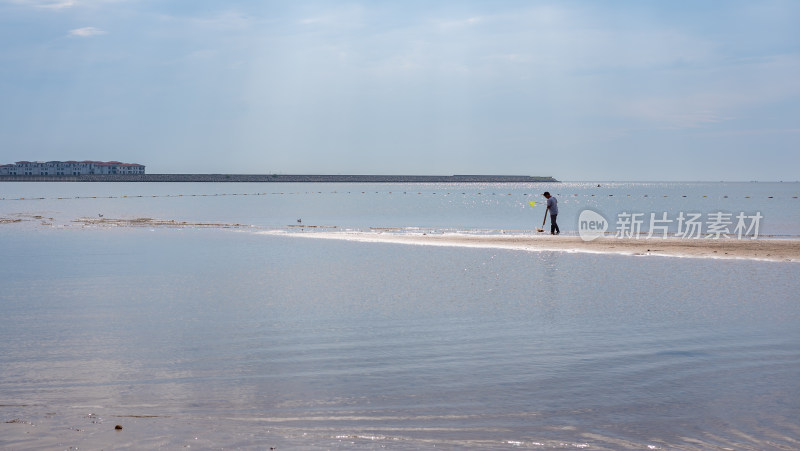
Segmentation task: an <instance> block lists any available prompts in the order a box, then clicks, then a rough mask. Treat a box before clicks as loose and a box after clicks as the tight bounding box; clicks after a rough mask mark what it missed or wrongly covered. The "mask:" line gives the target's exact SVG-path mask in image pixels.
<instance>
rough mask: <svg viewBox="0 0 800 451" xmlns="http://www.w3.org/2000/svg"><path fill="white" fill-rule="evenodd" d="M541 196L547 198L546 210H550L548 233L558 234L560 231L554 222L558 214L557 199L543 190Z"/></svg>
mask: <svg viewBox="0 0 800 451" xmlns="http://www.w3.org/2000/svg"><path fill="white" fill-rule="evenodd" d="M543 196H544V198H545V199H547V210H549V211H550V235H558V234H559V233H561V230H559V228H558V223H557V222H556V217H557V216H558V199H556V198H555V197H553V196H551V195H550V192H549V191H545V192H544V194H543Z"/></svg>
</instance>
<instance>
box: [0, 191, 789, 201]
mask: <svg viewBox="0 0 800 451" xmlns="http://www.w3.org/2000/svg"><path fill="white" fill-rule="evenodd" d="M316 194H362V195H366V194H372V192H371V191H370V192H367V191H355V192H354V191H330V192H322V191H305V192H301V191H297V192H271V193H213V194H152V195H143V194H141V195H122V196H58V197H0V200H7V201H35V200H75V199H142V198H182V197H225V196H297V195H316ZM374 194H390V195H394V194H401V192H399V191H397V192H395V191H375V192H374ZM402 194H403V195H410V194H415V195H431V196H454V195H459V194H460V195H462V196H469V195H474V196H513V195H514V193H497V192H492V193H484V192H480V191H479V192H477V193H467V192H463V191H462V192H441V191H435V192H423V191H411V192H409V191H402ZM521 195H522V196H539V194H530V193H522V194H521ZM554 195H555V196H561V197H567V198H575V197H587V198H588V197H639V198H659V197H661V198H664V197H680V198H704V199H737V198H739V199H776V198H777V199H781V197H776V196H763V197H762V196H742V197H739V196H735V197H732V196H728V195H722V196H718V195H711V196H709V195H707V194H706V195H702V196H701V195H686V194H681V195H669V194H662V195H651V194H636V195H632V194H588V193H587V194H578V193H573V194H564V193H554ZM787 198H788V197H787ZM791 198H792V199H798V198H800V196H791Z"/></svg>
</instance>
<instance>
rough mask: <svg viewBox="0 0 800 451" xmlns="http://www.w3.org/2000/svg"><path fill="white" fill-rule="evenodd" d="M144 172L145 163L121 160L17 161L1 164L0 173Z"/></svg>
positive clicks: (78, 173) (80, 173)
mask: <svg viewBox="0 0 800 451" xmlns="http://www.w3.org/2000/svg"><path fill="white" fill-rule="evenodd" d="M84 174H144V165H142V164H136V163H122V162H119V161H88V160H87V161H17V162H16V163H14V164H4V165H0V175H84Z"/></svg>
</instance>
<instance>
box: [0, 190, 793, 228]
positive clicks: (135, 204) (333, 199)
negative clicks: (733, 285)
mask: <svg viewBox="0 0 800 451" xmlns="http://www.w3.org/2000/svg"><path fill="white" fill-rule="evenodd" d="M597 185H598V184H597V183H588V182H573V183H535V184H531V183H521V184H502V183H497V184H473V183H463V184H414V183H408V184H336V183H297V184H292V183H274V184H273V183H22V182H17V183H15V182H4V183H0V218H14V217H17V216H16V215H19V214H28V215H30V214H33V215H38V216H43V217H44V218H54V220H56V221H58V222H61V223H67V224H68V223H70V222H71V221H73V220H75V219H76V218H80V217H92V218H96V217H98V215H101V214H102V215H103V216H104V217H106V218H136V217H148V218H155V219H174V220H179V221H189V222H199V221H211V222H221V223H222V222H224V223H237V224H243V225H247V226H254V227H262V228H273V229H274V228H286V227H287V226H290V225H291V226H297V225H298V223H297V220H298V219H301V220H302V222H301V223H300V224H302V225H305V226H318V227H335V228H339V229H359V230H363V229H370V228H414V227H416V228H433V229H456V230H488V231H490V232H497V231H531V230H533V229H534V228H536V227H541V222H542V219H543V216H544V211H545V210H544V206H543V205H544V198H543V197H542V196H541V193H542V192H543V191H545V190H547V191H551V192H552V193H553V194H554V195H555V196H556V197H557V198H558V200H559V206H560V213H559V220H558V222H559V224H560V226H561V229H562V230H563V231H564V232H565V233H567V234H575V233H576V231H577V228H578V216H579V214H580V212H581V211H583V210H584V209H592V210H594V211H597V212H599V213H600V214H602V215H603V216H604V217H605V218H606V219H607V220H608V221H609V222H610V223H611V230H610V232H612V233H613V232H614V226H615V225H616V223H617V222H618V221H617V220H618V216H619V215H620V214H621V213H638V214H644V215H645V216H644V219H645V220H646V221H647V222H646V224H645V229H643V230H648V229H647V228H646V227H647V226H648V225H649V217H650V213H655V214H656V216H657V217H659V218H660V217H661V215H662V214H664V213H666V214H668V218H669V219H671V220H673V221H675V220H676V219H677V215H678V214H679V213H680V212H684V213H687V214H688V213H699V214H701V215H702V220H703V221H706V220H707V219H708V215H709V214H714V213H717V212H723V213H729V214H731V215H732V217H731V220H733V221H734V222H735V219H734V218H735V216H736V215H738V214H739V213H745V214H747V215H755V214H756V213H757V212H760V213H761V215H762V216H763V219H762V220H761V221H760V229H759V234H760V236H770V235H772V236H789V237H797V236H800V198H798V197H800V183H632V182H628V183H605V182H604V183H602V184H601V186H600V187H597ZM20 199H21V200H20ZM530 201H533V202H536V204H537V206H536V207H531V206H530V204H529V202H530ZM676 226H677V224H676V223H675V222H673V223H671V224H670V230H671V231H673V232H674V231H675V228H676ZM733 227H734V225H731V226H730V228H731V229H733Z"/></svg>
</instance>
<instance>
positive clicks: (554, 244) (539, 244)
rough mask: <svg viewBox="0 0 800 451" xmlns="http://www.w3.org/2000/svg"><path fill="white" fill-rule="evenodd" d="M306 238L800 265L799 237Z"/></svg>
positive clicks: (333, 235)
mask: <svg viewBox="0 0 800 451" xmlns="http://www.w3.org/2000/svg"><path fill="white" fill-rule="evenodd" d="M289 235H291V236H302V237H307V238H325V239H340V240H350V241H361V242H381V243H398V244H415V245H428V246H464V247H480V248H495V249H513V250H523V251H557V252H585V253H599V254H622V255H635V256H646V255H653V256H668V257H693V258H719V259H748V260H767V261H781V262H800V240H798V239H767V238H764V239H741V240H739V239H735V238H727V239H726V238H721V239H682V238H666V239H665V238H651V239H645V238H640V239H633V238H614V237H601V238H597V239H595V240H593V241H584V240H582V239H581V238H580V237H576V236H552V235H545V234H536V235H518V234H514V235H499V234H493V235H469V234H455V233H454V234H450V233H446V234H435V233H434V234H431V233H426V234H423V233H420V234H393V233H374V232H313V233H290V234H289Z"/></svg>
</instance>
